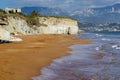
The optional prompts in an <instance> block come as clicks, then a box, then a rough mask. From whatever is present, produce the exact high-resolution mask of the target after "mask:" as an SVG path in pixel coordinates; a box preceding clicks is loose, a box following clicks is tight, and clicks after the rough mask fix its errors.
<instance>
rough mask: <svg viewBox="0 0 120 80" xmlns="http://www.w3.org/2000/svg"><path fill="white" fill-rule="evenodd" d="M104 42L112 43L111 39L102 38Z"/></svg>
mask: <svg viewBox="0 0 120 80" xmlns="http://www.w3.org/2000/svg"><path fill="white" fill-rule="evenodd" d="M102 40H103V41H111V39H107V38H102Z"/></svg>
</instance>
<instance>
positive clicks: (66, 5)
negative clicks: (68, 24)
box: [0, 0, 120, 10]
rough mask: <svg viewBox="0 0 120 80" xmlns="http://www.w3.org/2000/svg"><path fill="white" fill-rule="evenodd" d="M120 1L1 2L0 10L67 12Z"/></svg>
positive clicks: (37, 0) (39, 0)
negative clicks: (29, 9) (61, 10)
mask: <svg viewBox="0 0 120 80" xmlns="http://www.w3.org/2000/svg"><path fill="white" fill-rule="evenodd" d="M115 3H120V0H0V8H2V9H5V8H6V7H12V8H21V7H29V6H41V7H59V8H61V9H66V10H75V9H81V8H91V7H101V6H108V5H112V4H115Z"/></svg>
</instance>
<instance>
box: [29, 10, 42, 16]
mask: <svg viewBox="0 0 120 80" xmlns="http://www.w3.org/2000/svg"><path fill="white" fill-rule="evenodd" d="M39 16H41V15H40V13H38V12H36V11H32V12H31V13H30V17H39Z"/></svg>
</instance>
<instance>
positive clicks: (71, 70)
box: [32, 32, 120, 80]
mask: <svg viewBox="0 0 120 80" xmlns="http://www.w3.org/2000/svg"><path fill="white" fill-rule="evenodd" d="M76 38H77V39H89V40H92V41H93V42H92V43H91V44H75V45H72V46H70V48H71V49H72V51H70V55H68V56H64V57H60V58H58V59H55V60H53V62H52V63H51V64H50V65H49V66H47V67H44V68H42V69H41V70H40V73H41V75H40V76H36V77H32V79H33V80H120V32H83V33H80V34H79V35H77V37H76Z"/></svg>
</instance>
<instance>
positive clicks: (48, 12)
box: [21, 7, 68, 16]
mask: <svg viewBox="0 0 120 80" xmlns="http://www.w3.org/2000/svg"><path fill="white" fill-rule="evenodd" d="M21 9H22V12H23V13H25V14H30V13H31V12H32V11H37V12H39V13H40V14H42V15H45V16H66V15H68V13H67V11H65V10H61V9H60V8H48V7H23V8H21Z"/></svg>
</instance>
